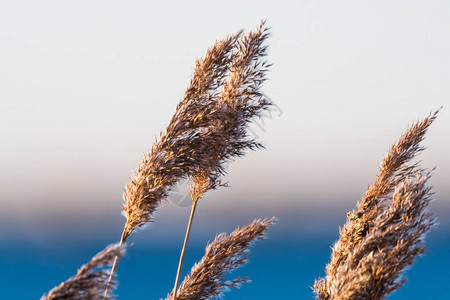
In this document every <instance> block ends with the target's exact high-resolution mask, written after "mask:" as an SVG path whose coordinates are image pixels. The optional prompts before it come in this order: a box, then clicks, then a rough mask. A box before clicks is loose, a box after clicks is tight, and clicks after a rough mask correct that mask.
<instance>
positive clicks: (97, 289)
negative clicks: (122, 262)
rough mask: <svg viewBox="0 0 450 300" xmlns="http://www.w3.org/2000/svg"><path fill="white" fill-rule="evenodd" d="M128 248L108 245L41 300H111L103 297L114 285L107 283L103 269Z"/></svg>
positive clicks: (106, 276) (107, 271) (105, 271)
mask: <svg viewBox="0 0 450 300" xmlns="http://www.w3.org/2000/svg"><path fill="white" fill-rule="evenodd" d="M127 247H128V246H127V245H125V244H115V245H109V246H107V247H106V248H105V249H104V250H102V251H101V252H99V253H97V255H95V256H94V257H93V258H92V259H91V260H90V261H89V262H88V263H87V264H85V265H83V266H82V267H81V268H80V269H78V271H77V273H76V274H75V275H74V276H73V277H71V278H69V279H67V280H66V281H64V282H62V283H61V284H60V285H58V286H57V287H55V288H53V289H52V290H50V291H49V292H48V293H47V294H46V295H44V296H42V297H41V300H60V299H61V300H62V299H77V300H82V299H93V300H97V299H98V300H100V299H112V297H111V296H110V295H108V296H107V297H105V296H104V291H105V290H107V289H109V290H111V289H114V288H115V286H116V283H115V282H114V281H112V282H108V278H109V274H110V272H109V270H106V269H105V268H104V267H106V266H108V265H111V264H112V263H113V261H114V259H115V257H122V256H123V255H125V250H126V248H127Z"/></svg>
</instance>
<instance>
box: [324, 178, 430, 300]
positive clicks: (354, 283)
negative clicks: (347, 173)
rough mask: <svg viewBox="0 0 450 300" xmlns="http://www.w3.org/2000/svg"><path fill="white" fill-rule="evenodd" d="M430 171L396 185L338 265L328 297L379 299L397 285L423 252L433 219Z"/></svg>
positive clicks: (398, 285) (399, 284)
mask: <svg viewBox="0 0 450 300" xmlns="http://www.w3.org/2000/svg"><path fill="white" fill-rule="evenodd" d="M429 177H430V174H426V175H423V174H422V173H420V172H419V173H418V174H417V175H416V178H414V179H411V178H409V179H405V180H404V181H403V182H401V183H400V184H399V186H398V187H397V188H396V189H395V192H394V193H393V195H392V200H391V201H390V202H389V203H388V204H386V209H385V210H384V211H383V212H382V213H381V214H380V215H379V216H377V218H376V220H375V224H374V227H373V228H372V229H371V230H370V231H369V233H368V234H367V236H366V237H365V238H364V240H363V241H362V242H361V243H359V244H358V245H357V246H356V247H355V248H354V249H353V250H352V251H351V252H350V254H349V256H348V259H347V260H346V262H345V264H343V265H341V266H339V268H338V271H337V274H336V276H335V277H334V278H333V280H332V281H331V283H330V299H383V298H384V297H385V296H386V295H387V294H388V293H390V292H392V291H394V290H396V289H398V288H400V287H401V285H402V284H403V282H404V281H405V279H403V280H402V279H401V277H402V273H403V272H404V270H405V268H406V267H408V266H410V265H412V264H413V263H414V260H415V258H416V257H417V256H418V255H420V254H422V253H424V249H425V247H424V245H423V244H422V242H423V237H424V234H425V233H426V232H427V231H428V230H429V229H430V228H431V227H432V226H433V224H434V222H435V221H434V219H433V217H431V215H430V214H429V213H428V212H427V211H426V208H427V206H428V204H429V203H430V199H431V196H432V194H433V193H432V192H431V188H430V187H428V186H427V180H428V179H429Z"/></svg>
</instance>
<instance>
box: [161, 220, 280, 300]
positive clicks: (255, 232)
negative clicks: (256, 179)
mask: <svg viewBox="0 0 450 300" xmlns="http://www.w3.org/2000/svg"><path fill="white" fill-rule="evenodd" d="M275 221H276V220H275V218H271V219H264V220H254V221H253V222H252V223H250V224H249V225H247V226H246V227H243V228H237V229H236V230H235V231H233V232H232V233H231V234H230V235H228V236H227V235H226V234H225V233H222V234H219V235H217V236H216V238H215V240H214V241H213V242H212V243H209V244H208V245H207V246H206V248H205V255H204V256H203V258H202V259H201V260H200V261H199V262H198V263H196V264H195V265H194V266H193V267H192V269H191V272H190V274H188V275H187V276H186V277H185V278H184V280H183V282H182V283H181V285H180V286H179V288H178V291H177V300H187V299H190V300H194V299H195V300H201V299H214V298H217V297H220V295H221V294H222V293H223V292H224V291H225V289H226V288H228V287H234V288H238V287H239V285H240V284H241V283H244V282H248V281H249V280H248V279H247V278H245V277H244V278H239V277H238V278H235V279H233V280H227V278H226V273H227V272H229V271H232V270H234V269H236V268H238V267H240V266H241V265H243V264H245V263H246V262H247V260H248V247H249V246H250V245H251V243H252V241H254V240H255V239H258V238H263V237H264V233H265V232H266V230H267V229H268V228H269V227H270V225H272V224H273V223H274V222H275ZM166 299H167V300H171V299H173V291H172V292H171V293H170V294H169V295H168V296H167V298H166Z"/></svg>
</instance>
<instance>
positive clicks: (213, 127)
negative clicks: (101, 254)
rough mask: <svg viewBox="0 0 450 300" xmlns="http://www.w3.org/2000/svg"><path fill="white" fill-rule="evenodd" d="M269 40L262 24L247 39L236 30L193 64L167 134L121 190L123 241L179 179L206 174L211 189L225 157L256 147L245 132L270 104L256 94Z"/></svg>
mask: <svg viewBox="0 0 450 300" xmlns="http://www.w3.org/2000/svg"><path fill="white" fill-rule="evenodd" d="M268 36H269V34H268V32H267V28H266V27H265V26H264V22H262V23H261V25H260V26H259V28H258V29H257V30H256V31H254V32H250V33H249V34H248V35H246V36H245V35H244V36H243V35H242V33H241V32H239V33H237V34H235V35H233V36H230V37H228V38H226V39H225V40H222V41H219V42H216V43H215V45H214V46H213V47H212V48H210V49H209V50H208V51H207V53H206V55H205V57H204V58H203V59H202V60H198V61H197V62H196V67H195V70H194V74H193V76H192V78H191V81H190V85H189V87H188V88H187V90H186V93H185V96H184V98H183V99H182V100H181V102H180V103H179V104H178V106H177V109H176V112H175V114H174V116H173V118H172V120H171V121H170V123H169V125H168V126H167V128H166V131H165V132H164V133H162V134H161V137H160V139H159V140H158V141H156V142H155V144H154V145H153V147H152V149H151V151H150V152H148V153H145V154H144V157H143V158H142V160H141V163H140V165H139V167H138V169H137V171H136V173H135V175H134V176H133V177H132V178H131V180H130V181H129V182H128V184H127V186H126V189H125V192H124V199H125V201H126V204H125V205H123V210H124V215H125V217H126V219H127V220H126V224H125V228H124V233H123V240H126V238H127V237H128V236H129V235H130V234H131V232H132V231H133V230H134V229H135V228H136V227H139V226H142V225H144V224H145V223H147V222H149V221H151V218H152V214H153V213H154V211H155V210H156V209H157V207H158V206H159V205H160V204H161V203H162V202H163V201H164V199H165V198H166V197H167V194H168V192H169V189H170V187H171V186H172V185H174V184H175V183H176V182H177V181H178V180H180V179H181V178H184V177H190V176H195V175H196V174H198V173H202V174H204V173H206V174H207V177H208V179H209V181H210V182H211V188H214V187H216V186H217V185H218V184H220V179H219V177H220V175H221V174H223V173H224V172H225V170H224V163H225V162H226V161H227V160H228V159H230V158H233V157H237V156H242V155H243V154H244V151H245V150H246V149H256V148H259V147H261V145H260V144H259V143H257V142H255V141H254V140H252V139H249V137H248V135H247V131H246V128H247V126H248V124H249V122H250V121H251V119H252V118H253V117H257V116H260V115H261V113H262V111H263V110H265V109H268V107H269V106H270V101H269V100H268V99H267V98H266V97H265V96H264V94H263V93H262V92H261V91H260V87H261V85H262V83H263V82H264V81H265V74H266V72H267V68H268V67H269V64H268V63H267V62H266V61H263V60H262V58H263V57H264V56H265V55H266V48H267V47H266V46H264V45H263V42H264V41H265V39H266V38H267V37H268Z"/></svg>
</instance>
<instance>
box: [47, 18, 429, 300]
mask: <svg viewBox="0 0 450 300" xmlns="http://www.w3.org/2000/svg"><path fill="white" fill-rule="evenodd" d="M269 35H270V34H269V32H268V28H267V27H266V26H265V22H264V21H263V22H261V24H260V25H259V27H258V28H257V29H256V30H254V31H251V32H249V33H248V34H244V33H243V31H239V32H237V33H236V34H234V35H231V36H229V37H227V38H225V39H223V40H220V41H217V42H216V43H215V44H214V45H213V46H212V47H211V48H210V49H208V51H207V52H206V54H205V56H204V57H203V58H202V59H199V60H197V61H196V63H195V69H194V72H193V75H192V77H191V80H190V83H189V86H188V88H187V89H186V92H185V95H184V97H183V98H182V100H181V101H180V102H179V103H178V105H177V107H176V111H175V114H174V115H173V117H172V119H171V121H170V122H169V125H168V126H167V128H166V130H165V131H164V132H162V133H161V134H160V137H159V139H157V140H156V141H155V143H154V145H153V146H152V149H151V150H150V151H149V152H147V153H145V154H144V156H143V158H142V159H141V161H140V164H139V166H138V168H137V170H136V172H135V174H134V175H133V176H132V178H131V179H130V180H129V182H128V183H127V185H126V187H125V191H124V195H123V198H124V200H125V204H124V205H123V207H122V208H123V214H124V216H125V218H126V221H125V224H124V228H123V232H122V237H121V239H120V242H119V243H118V244H116V245H111V246H108V247H106V248H105V249H104V250H103V251H102V252H100V253H98V254H97V255H96V256H94V257H93V258H92V259H91V261H90V262H88V263H87V264H86V265H84V266H82V267H81V268H80V269H79V270H78V272H77V273H76V275H74V276H73V277H71V278H69V279H68V280H67V281H65V282H63V283H61V284H60V285H59V286H57V287H55V288H53V289H52V290H51V291H49V292H48V293H47V294H46V295H44V296H42V298H41V300H50V299H112V298H113V297H114V296H113V295H110V291H111V290H112V289H113V288H115V286H116V282H115V281H114V277H115V273H116V271H117V266H118V263H119V260H120V258H121V257H122V256H123V255H124V253H125V248H126V247H127V246H126V244H125V242H126V240H127V238H128V237H129V236H130V234H131V233H132V232H133V231H134V230H135V229H136V228H138V227H141V226H143V225H145V224H147V223H148V222H152V221H153V214H154V212H155V211H156V210H157V209H158V207H159V206H160V205H162V204H164V203H165V201H166V198H167V196H168V194H169V192H170V189H171V187H172V186H173V185H174V184H175V183H177V182H178V181H179V180H180V179H183V178H190V179H191V180H192V185H191V187H190V189H189V194H190V196H191V199H192V208H191V215H190V218H189V223H188V225H187V230H186V236H185V240H184V243H183V248H182V251H181V255H180V261H179V265H178V270H177V274H176V279H175V284H174V288H173V289H172V291H171V292H170V293H169V294H168V295H167V297H166V299H167V300H172V299H173V300H187V299H191V300H194V299H195V300H196V299H217V298H220V297H222V294H223V292H224V291H225V290H226V289H227V288H229V287H234V288H237V287H239V285H240V284H242V283H245V282H248V281H249V279H248V278H247V277H243V278H241V277H237V278H234V279H231V280H230V279H228V272H230V271H232V270H234V269H236V268H238V267H240V266H242V265H243V264H245V263H246V262H247V261H248V255H249V254H248V248H249V247H250V245H251V243H252V242H253V241H254V240H256V239H259V238H263V237H264V234H265V232H266V231H267V229H268V228H269V227H270V226H271V225H272V224H273V223H274V222H275V219H274V218H272V219H263V220H254V221H253V222H251V223H250V224H249V225H247V226H245V227H243V228H237V229H236V230H235V231H233V232H232V233H231V234H230V235H227V234H225V233H222V234H219V235H217V236H216V238H215V240H214V241H213V242H211V243H209V244H208V245H207V246H206V248H205V255H204V256H203V258H202V259H201V260H200V261H199V262H198V263H196V264H195V265H194V266H193V267H192V269H191V271H190V273H189V274H188V275H187V276H186V277H185V278H184V280H183V281H182V283H181V284H180V285H179V286H178V284H179V280H180V275H181V272H182V267H183V261H184V257H185V252H186V246H187V243H188V239H189V234H190V231H191V226H192V222H193V219H194V215H195V211H196V207H197V205H198V202H199V200H200V199H202V198H203V197H204V196H205V193H206V192H207V191H209V190H211V189H216V188H217V187H219V186H222V185H224V183H223V182H222V179H221V178H222V175H224V174H225V173H226V170H225V165H226V163H227V162H228V161H229V160H231V159H233V158H235V157H240V156H243V155H244V154H245V151H246V150H256V149H259V148H262V147H263V146H262V145H261V144H260V143H259V142H257V141H255V140H254V139H252V138H250V137H249V135H248V132H247V130H248V126H249V124H250V122H252V120H253V119H254V118H256V117H260V116H261V115H262V113H263V111H265V110H267V109H269V107H270V106H271V105H272V103H271V101H270V100H269V99H268V98H267V97H266V96H265V95H264V94H263V93H262V92H261V87H262V84H263V83H264V82H265V80H266V73H267V71H268V68H269V67H270V64H269V63H268V62H267V61H266V60H264V57H265V56H266V55H267V46H266V45H264V43H265V41H266V39H267V38H268V37H269ZM437 113H438V111H436V112H435V113H433V114H430V115H429V116H428V117H427V118H425V119H424V120H423V121H420V122H417V123H415V124H414V125H412V126H411V127H409V128H408V129H407V130H406V132H405V133H404V134H402V135H401V137H400V139H399V140H398V142H397V143H395V144H394V145H393V146H391V147H390V149H389V151H388V153H387V154H386V156H385V157H384V159H383V161H382V163H381V165H380V171H379V174H378V176H377V177H376V180H375V181H374V183H373V184H372V185H370V186H369V187H368V189H367V191H366V193H365V194H364V196H363V197H362V199H361V201H360V202H359V203H358V205H357V208H356V209H355V210H354V211H352V212H349V213H348V214H347V222H346V223H345V225H344V226H343V228H342V229H340V238H339V240H338V241H337V242H336V243H335V245H334V247H333V249H332V255H331V261H330V263H329V264H328V265H327V266H326V270H325V272H326V276H325V277H324V278H319V279H317V280H316V282H315V284H314V291H315V293H316V296H317V299H321V300H325V299H326V300H343V299H346V300H347V299H350V300H351V299H383V298H385V297H386V295H387V294H389V293H390V292H392V291H394V290H396V289H398V288H400V287H401V285H402V283H403V282H404V280H405V279H402V277H403V272H404V270H405V268H406V267H408V266H410V265H412V264H413V263H414V260H415V258H416V257H417V256H418V255H420V254H422V253H424V251H425V246H424V244H423V237H424V234H425V233H426V232H428V230H429V229H430V228H431V227H432V226H433V225H434V224H435V220H434V218H433V217H432V216H431V215H430V214H429V213H428V212H427V206H428V204H429V202H430V201H431V199H432V195H433V192H432V189H431V187H429V186H428V184H427V182H428V180H429V178H430V177H431V175H432V172H431V171H429V170H426V169H422V168H421V167H420V166H419V165H418V164H417V163H411V160H412V159H413V158H415V157H416V155H417V154H418V153H419V152H421V151H422V150H424V148H423V147H422V146H421V145H420V143H421V142H422V140H423V139H424V136H425V134H426V132H427V130H428V128H429V126H430V125H431V124H432V123H433V121H434V120H435V118H436V116H437ZM111 264H112V268H111V271H110V272H108V271H106V270H105V269H104V267H105V266H107V265H111ZM277 288H280V287H277Z"/></svg>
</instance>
